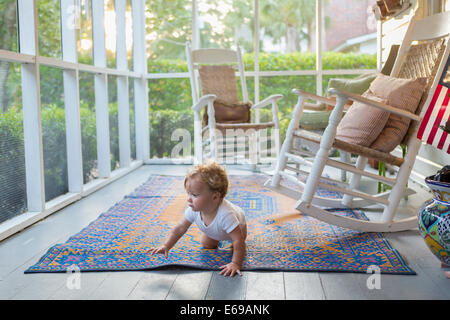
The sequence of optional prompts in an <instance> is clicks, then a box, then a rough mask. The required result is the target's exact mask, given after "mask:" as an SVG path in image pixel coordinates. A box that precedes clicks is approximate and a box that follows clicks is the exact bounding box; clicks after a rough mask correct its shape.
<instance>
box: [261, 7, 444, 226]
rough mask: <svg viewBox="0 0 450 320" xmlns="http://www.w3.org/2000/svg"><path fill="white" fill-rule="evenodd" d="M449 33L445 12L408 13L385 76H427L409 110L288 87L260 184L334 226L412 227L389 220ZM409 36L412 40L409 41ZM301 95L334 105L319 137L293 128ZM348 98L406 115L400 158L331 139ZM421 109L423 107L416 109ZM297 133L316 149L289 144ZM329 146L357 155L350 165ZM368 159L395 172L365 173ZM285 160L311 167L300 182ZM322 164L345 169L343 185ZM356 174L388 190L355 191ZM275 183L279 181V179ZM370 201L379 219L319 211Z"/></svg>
mask: <svg viewBox="0 0 450 320" xmlns="http://www.w3.org/2000/svg"><path fill="white" fill-rule="evenodd" d="M449 34H450V12H449V11H447V12H444V13H440V14H437V15H434V16H429V17H426V18H424V19H422V20H418V19H416V18H415V17H413V18H412V20H411V22H410V23H409V25H408V29H407V32H406V35H405V39H404V41H403V42H402V44H401V47H400V49H399V54H398V57H397V60H396V63H395V65H394V68H393V70H392V73H391V76H393V77H397V78H410V79H411V78H420V77H426V78H427V86H426V88H425V92H424V94H423V96H422V100H421V102H420V104H419V106H418V108H417V111H416V113H415V114H414V113H411V112H407V111H405V110H401V109H398V108H394V107H392V106H389V105H387V104H384V103H380V102H375V101H373V100H369V99H367V98H365V97H363V96H360V95H356V94H351V93H347V92H341V91H339V90H336V89H330V91H332V93H333V94H335V95H337V101H336V102H335V103H333V101H330V99H327V98H324V97H321V96H317V95H314V94H311V93H307V92H305V91H302V90H297V89H294V90H293V93H295V94H297V95H298V96H299V97H298V103H297V105H296V107H295V109H294V111H293V114H292V120H291V122H290V123H289V127H288V129H287V133H286V139H285V140H284V142H283V145H282V148H281V151H280V158H279V160H278V163H277V168H276V171H275V173H274V175H273V176H272V178H271V179H269V180H268V181H267V182H266V184H265V185H266V186H268V187H269V188H271V189H273V190H276V191H278V192H280V193H282V194H285V195H287V196H290V197H292V198H294V199H298V201H297V203H296V204H295V208H296V209H297V210H298V211H300V212H301V213H304V214H307V215H309V216H312V217H315V218H317V219H319V220H322V221H325V222H327V223H330V224H333V225H337V226H340V227H344V228H350V229H354V230H359V231H363V232H395V231H402V230H408V229H412V228H415V227H417V218H416V217H415V216H414V217H408V218H404V219H400V218H397V219H394V217H395V215H396V211H397V208H398V205H399V202H400V200H401V198H402V197H403V196H404V195H408V194H411V190H409V189H408V188H407V187H406V185H407V181H408V178H409V175H410V173H411V170H412V167H413V165H414V161H415V158H416V156H417V153H418V151H419V148H420V146H421V141H420V140H419V139H417V128H418V124H419V123H420V121H421V120H422V117H423V114H421V109H422V107H423V106H424V105H425V106H427V105H428V104H429V102H430V100H431V98H432V94H433V92H434V89H435V87H436V85H437V83H438V82H439V75H440V74H441V73H442V71H443V69H444V67H445V62H446V61H447V57H448V55H449V47H448V44H449ZM413 41H414V42H417V43H418V44H416V43H414V44H413ZM306 99H313V100H316V101H321V102H325V103H327V104H333V105H335V108H334V109H333V111H332V114H331V116H330V120H329V124H328V126H327V128H326V129H325V132H324V133H323V136H320V135H317V134H312V133H310V132H308V131H306V130H302V129H299V127H298V123H299V120H300V118H301V116H302V111H303V106H304V103H305V100H306ZM348 99H350V100H353V101H359V102H362V103H364V104H366V105H370V106H373V107H376V108H379V109H382V110H386V111H389V112H390V113H393V114H396V115H400V116H402V117H407V118H409V119H411V120H412V121H411V125H410V127H409V130H408V133H407V134H406V136H405V138H404V139H403V141H402V143H401V144H404V145H407V152H406V154H405V156H404V158H399V157H396V156H394V155H392V154H390V153H383V152H380V151H378V150H374V149H371V148H368V147H362V146H359V145H353V144H350V143H347V142H343V141H341V140H338V139H336V129H337V127H338V124H339V122H340V121H341V118H342V113H343V107H344V105H345V104H346V101H347V100H348ZM424 111H425V110H423V111H422V112H424ZM297 137H301V138H303V139H308V140H310V141H313V142H315V143H318V144H320V148H319V151H318V152H317V154H315V155H314V154H310V153H308V152H304V151H303V150H301V149H299V148H294V147H293V145H294V144H293V139H294V138H297ZM331 147H334V148H337V149H339V150H343V151H345V152H350V153H352V154H356V155H358V158H357V161H356V165H351V164H348V163H344V162H341V161H336V160H334V159H330V158H329V157H328V152H329V150H330V148H331ZM308 157H309V158H308ZM311 157H312V158H313V160H312V161H311V160H310V159H311ZM368 158H372V159H375V160H379V161H382V162H385V163H388V164H391V165H394V166H397V167H399V169H398V173H397V175H396V177H395V178H390V177H382V176H379V175H377V174H374V173H371V172H367V171H366V170H365V168H366V164H367V159H368ZM288 161H289V162H290V163H296V164H297V163H298V164H301V165H306V166H311V170H310V171H309V172H306V174H307V181H306V183H304V182H301V181H299V180H298V179H296V178H295V176H294V175H292V174H290V173H289V171H293V172H297V173H305V171H302V170H299V169H298V168H296V167H295V166H291V165H289V163H288ZM325 166H332V167H336V168H339V169H345V170H346V171H349V172H351V173H352V176H351V179H350V182H349V184H345V185H344V186H343V184H342V182H340V181H337V180H333V179H328V178H327V177H325V176H324V175H323V171H324V168H325ZM308 174H309V175H308ZM362 175H364V176H365V177H367V178H369V179H374V180H376V181H381V182H382V183H385V184H388V185H391V186H392V190H391V191H388V192H385V193H379V194H374V195H372V194H368V193H364V192H362V191H360V190H357V187H358V185H359V183H360V180H361V176H362ZM285 179H286V180H289V181H292V182H293V183H294V184H298V185H300V186H299V187H292V183H289V184H286V183H284V180H285ZM324 180H333V181H332V182H333V184H330V183H327V182H329V181H324ZM280 182H283V184H282V183H280ZM302 187H303V189H302ZM317 187H321V188H325V189H328V190H332V191H336V192H338V193H340V194H344V195H343V197H342V198H340V199H329V198H325V197H320V196H317V195H316V194H315V193H316V189H317ZM374 204H378V205H379V204H381V205H382V206H383V207H384V210H383V213H382V216H381V219H377V220H373V221H372V220H370V221H367V220H362V219H356V218H351V217H346V216H344V215H340V214H338V213H334V212H331V211H327V210H325V208H349V207H350V208H363V207H366V206H370V205H374ZM299 214H300V213H299ZM294 218H295V215H294Z"/></svg>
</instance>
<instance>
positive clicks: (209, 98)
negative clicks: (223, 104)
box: [192, 94, 217, 111]
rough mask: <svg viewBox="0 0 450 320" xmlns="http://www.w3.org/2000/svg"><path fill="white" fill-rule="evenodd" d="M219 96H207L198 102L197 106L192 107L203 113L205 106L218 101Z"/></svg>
mask: <svg viewBox="0 0 450 320" xmlns="http://www.w3.org/2000/svg"><path fill="white" fill-rule="evenodd" d="M216 98H217V96H216V95H215V94H207V95H204V96H203V97H201V98H200V100H198V102H197V103H196V104H194V105H193V106H192V109H193V110H194V111H201V110H202V109H203V108H204V107H205V106H207V105H208V102H210V101H211V102H214V100H216Z"/></svg>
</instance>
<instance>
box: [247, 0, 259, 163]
mask: <svg viewBox="0 0 450 320" xmlns="http://www.w3.org/2000/svg"><path fill="white" fill-rule="evenodd" d="M254 6H255V8H254V10H255V12H254V19H255V25H254V27H255V28H254V29H255V31H254V32H255V34H254V38H253V51H254V60H255V61H254V63H255V78H254V81H255V84H254V85H255V103H258V102H259V0H255V4H254ZM255 122H256V123H260V122H261V115H260V112H259V109H256V110H255ZM249 143H251V142H250V141H249ZM260 144H261V135H260V133H259V131H258V132H257V137H256V155H257V156H256V162H257V163H258V162H260V153H261V145H260ZM249 147H250V146H249Z"/></svg>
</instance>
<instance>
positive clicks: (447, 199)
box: [418, 176, 450, 266]
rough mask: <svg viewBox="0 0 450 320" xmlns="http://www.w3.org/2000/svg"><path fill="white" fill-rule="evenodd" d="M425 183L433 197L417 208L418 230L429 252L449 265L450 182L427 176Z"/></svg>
mask: <svg viewBox="0 0 450 320" xmlns="http://www.w3.org/2000/svg"><path fill="white" fill-rule="evenodd" d="M425 183H426V184H427V186H428V187H429V188H430V189H431V191H432V192H433V199H431V200H429V201H427V202H425V203H424V204H423V206H422V207H421V208H420V210H419V217H418V218H419V219H418V220H419V232H420V234H421V235H422V237H423V239H424V240H425V243H426V244H427V246H428V248H429V249H430V250H431V252H432V253H433V254H434V255H435V256H436V257H437V258H438V259H439V260H440V261H441V262H442V263H444V264H446V265H448V266H450V183H447V182H440V181H435V180H434V176H430V177H427V178H426V179H425Z"/></svg>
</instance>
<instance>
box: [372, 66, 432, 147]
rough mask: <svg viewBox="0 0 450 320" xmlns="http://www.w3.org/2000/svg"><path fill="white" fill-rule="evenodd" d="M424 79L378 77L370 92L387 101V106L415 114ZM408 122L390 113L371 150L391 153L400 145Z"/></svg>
mask: <svg viewBox="0 0 450 320" xmlns="http://www.w3.org/2000/svg"><path fill="white" fill-rule="evenodd" d="M425 84H426V83H425V79H422V78H419V79H400V78H394V77H390V76H385V75H379V76H378V77H377V78H376V79H375V80H374V81H373V82H372V83H371V85H370V90H371V91H372V92H373V93H374V94H375V95H376V96H379V97H382V98H384V99H386V100H387V104H388V105H390V106H392V107H395V108H399V109H402V110H405V111H409V112H411V113H415V112H416V109H417V107H418V105H419V102H420V100H421V98H422V95H423V91H424V89H425ZM409 124H410V120H409V119H408V118H405V117H401V116H399V115H396V114H393V113H390V115H389V118H388V120H387V122H386V125H385V126H384V129H383V130H382V131H381V133H380V135H379V136H378V137H377V138H376V139H375V141H374V142H373V143H372V144H371V145H370V147H371V148H372V149H376V150H378V151H382V152H387V153H389V152H391V151H392V150H394V149H395V147H396V146H398V145H399V144H400V142H401V141H402V139H403V137H404V136H405V134H406V132H407V131H408V128H409Z"/></svg>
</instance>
